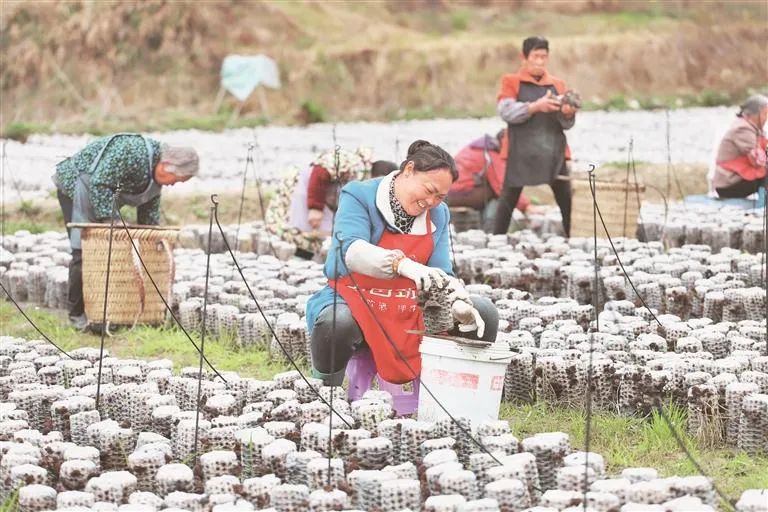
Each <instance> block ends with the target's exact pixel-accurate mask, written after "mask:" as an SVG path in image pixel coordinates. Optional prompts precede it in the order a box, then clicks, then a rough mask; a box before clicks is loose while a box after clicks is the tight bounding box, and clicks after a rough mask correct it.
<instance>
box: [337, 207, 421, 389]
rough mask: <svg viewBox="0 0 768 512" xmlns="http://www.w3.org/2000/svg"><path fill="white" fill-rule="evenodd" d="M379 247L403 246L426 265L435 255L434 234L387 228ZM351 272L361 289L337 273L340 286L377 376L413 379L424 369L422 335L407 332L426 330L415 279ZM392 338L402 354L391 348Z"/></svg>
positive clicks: (397, 381) (398, 381) (398, 380)
mask: <svg viewBox="0 0 768 512" xmlns="http://www.w3.org/2000/svg"><path fill="white" fill-rule="evenodd" d="M426 221H427V226H431V225H432V224H431V222H430V219H429V214H427V219H426ZM378 246H379V247H381V248H383V249H390V250H391V249H400V250H401V251H403V253H405V255H406V257H408V258H410V259H412V260H413V261H416V262H418V263H421V264H423V265H426V264H427V261H429V258H430V256H431V255H432V248H433V242H432V234H431V233H427V234H426V235H410V234H408V235H406V234H399V233H390V232H389V231H387V230H384V234H383V235H382V237H381V240H379V243H378ZM352 276H353V277H354V280H355V283H357V286H358V287H359V288H355V286H354V285H353V284H352V278H350V276H343V277H340V278H339V281H338V288H337V291H338V292H339V295H341V296H342V297H343V298H344V300H345V301H346V303H347V305H348V306H349V309H350V310H352V316H354V318H355V320H356V321H357V324H358V325H359V326H360V330H361V331H363V337H364V338H365V341H366V343H367V344H368V346H369V347H370V349H371V353H372V354H373V360H374V362H375V363H376V369H377V371H378V373H379V375H380V376H381V378H383V379H384V380H386V381H387V382H392V383H394V384H402V383H404V382H409V381H412V380H413V379H415V378H416V377H418V376H419V374H420V373H421V356H420V355H419V345H420V344H421V335H418V334H409V333H408V332H407V331H411V330H413V331H423V330H424V316H423V314H422V311H421V308H420V307H419V306H418V305H417V291H416V285H415V283H414V282H413V281H412V280H410V279H408V278H406V277H401V276H398V277H396V278H394V279H379V278H376V277H371V276H367V275H364V274H358V273H353V274H352ZM328 283H329V284H330V286H331V288H335V287H334V283H333V280H331V279H329V280H328ZM361 295H362V296H361ZM364 300H365V301H367V303H368V305H366V303H365V302H363V301H364ZM369 306H370V309H369ZM371 312H373V314H371ZM374 315H375V317H374ZM382 329H383V331H382ZM384 331H386V334H387V335H388V336H389V340H388V339H387V336H386V335H385V334H384ZM390 340H391V342H392V343H390ZM393 343H394V345H395V346H396V347H397V349H398V350H399V352H400V354H398V353H397V351H396V350H395V349H394V348H393V347H392V344H393ZM403 359H405V361H403ZM406 362H407V363H406ZM414 373H415V375H414Z"/></svg>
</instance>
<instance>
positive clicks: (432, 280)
mask: <svg viewBox="0 0 768 512" xmlns="http://www.w3.org/2000/svg"><path fill="white" fill-rule="evenodd" d="M397 273H398V274H400V275H401V276H403V277H407V278H408V279H410V280H411V281H413V282H414V283H416V289H417V290H419V291H421V290H424V291H427V290H429V288H430V287H431V286H432V285H433V284H434V285H435V286H436V287H437V288H442V287H443V286H445V281H446V280H447V279H448V274H446V273H445V272H443V271H442V270H440V269H439V268H434V267H428V266H426V265H422V264H421V263H417V262H415V261H413V260H411V259H408V258H403V259H402V260H400V263H399V264H398V265H397Z"/></svg>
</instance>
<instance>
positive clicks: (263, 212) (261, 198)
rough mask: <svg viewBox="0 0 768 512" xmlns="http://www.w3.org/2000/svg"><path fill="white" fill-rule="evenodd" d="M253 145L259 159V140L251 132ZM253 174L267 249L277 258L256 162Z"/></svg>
mask: <svg viewBox="0 0 768 512" xmlns="http://www.w3.org/2000/svg"><path fill="white" fill-rule="evenodd" d="M253 147H254V150H255V151H256V160H257V161H259V158H258V156H259V155H260V154H261V153H260V152H259V141H258V140H257V139H256V134H255V133H254V134H253ZM253 175H254V176H255V177H256V193H257V194H258V195H259V211H261V222H262V223H263V224H264V231H265V233H266V236H267V243H268V244H269V250H270V251H271V252H272V256H274V257H275V258H277V251H276V250H275V246H274V245H272V234H271V233H270V232H269V230H268V229H267V225H266V222H267V211H266V210H265V209H264V193H263V192H262V190H261V178H260V177H259V172H258V171H257V170H256V164H254V165H253Z"/></svg>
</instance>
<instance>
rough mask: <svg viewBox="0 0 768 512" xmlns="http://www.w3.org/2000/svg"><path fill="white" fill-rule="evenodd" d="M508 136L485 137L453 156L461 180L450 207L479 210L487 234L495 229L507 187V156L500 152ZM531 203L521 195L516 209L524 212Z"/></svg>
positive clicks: (451, 195) (449, 199) (449, 200)
mask: <svg viewBox="0 0 768 512" xmlns="http://www.w3.org/2000/svg"><path fill="white" fill-rule="evenodd" d="M505 137H506V130H504V129H502V130H500V131H499V132H498V133H497V134H496V136H495V137H492V136H490V135H487V134H486V135H483V136H482V137H480V138H479V139H477V140H474V141H472V142H470V143H469V144H468V145H466V146H464V147H463V148H462V149H461V151H459V152H458V153H457V154H456V155H455V156H454V157H453V159H454V161H455V162H456V168H457V169H458V171H459V179H457V180H456V181H455V182H454V184H453V185H452V186H451V190H450V191H449V192H448V197H447V198H446V202H447V203H448V206H451V207H454V206H465V207H468V208H473V209H475V210H478V211H479V212H480V217H481V219H482V224H483V229H484V230H485V231H491V230H492V229H493V221H494V218H495V215H496V207H497V206H498V204H499V201H498V198H499V194H501V187H502V185H503V184H504V171H505V169H506V166H507V156H506V155H502V154H501V151H500V150H501V143H502V140H503V139H504V138H505ZM530 204H531V203H530V201H529V200H528V198H527V197H525V196H524V195H522V194H520V199H518V201H517V206H516V207H517V209H518V210H520V211H521V212H523V213H525V212H526V210H528V207H529V206H530Z"/></svg>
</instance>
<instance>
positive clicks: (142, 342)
mask: <svg viewBox="0 0 768 512" xmlns="http://www.w3.org/2000/svg"><path fill="white" fill-rule="evenodd" d="M22 307H24V311H25V313H27V315H28V316H29V317H30V318H31V319H32V321H33V322H34V323H35V324H36V325H37V326H38V327H39V328H40V330H41V331H42V332H44V333H45V334H46V335H47V336H48V337H49V338H50V339H51V340H52V341H53V342H54V343H56V344H57V345H59V346H60V347H61V348H62V349H64V350H66V351H68V350H72V349H75V348H78V347H98V346H99V343H100V337H99V336H97V335H95V334H92V333H82V332H79V331H77V330H75V329H73V328H72V327H70V326H69V325H68V322H67V320H66V315H65V314H64V312H63V311H56V312H52V311H50V310H44V309H41V308H38V307H34V306H30V305H26V306H22ZM0 334H2V335H10V336H19V337H23V338H26V339H40V335H39V334H37V332H36V331H35V330H34V328H33V327H32V326H31V325H29V324H28V323H27V321H26V320H25V319H24V318H23V317H22V316H21V314H19V313H18V310H17V309H16V308H15V306H13V304H11V303H9V302H5V301H3V302H0ZM190 335H191V336H192V339H193V340H195V343H197V344H198V345H199V343H200V335H199V334H198V333H190ZM104 347H105V349H106V350H108V351H109V352H110V354H112V355H114V356H117V357H122V358H137V359H170V360H172V361H173V363H174V366H175V368H176V369H179V368H183V367H185V366H197V365H198V364H199V354H198V352H197V350H196V349H195V348H194V347H193V346H192V344H191V343H190V342H189V340H188V339H187V337H186V336H184V333H183V332H182V331H181V330H180V329H178V328H176V327H148V326H138V327H136V328H135V329H132V330H131V329H119V330H117V331H116V332H114V333H113V336H111V337H107V338H106V342H105V344H104ZM205 355H206V357H207V358H208V360H209V361H210V362H211V363H212V364H213V365H214V366H215V367H216V368H217V369H218V370H219V371H222V372H223V371H236V372H238V373H239V374H240V375H242V376H244V377H254V378H258V379H269V378H272V376H273V375H274V374H275V373H278V372H282V371H286V370H289V369H291V368H290V367H289V365H288V364H287V363H278V362H273V361H270V357H269V354H268V353H267V351H265V350H257V349H252V348H243V347H240V346H239V345H238V344H237V343H236V342H234V341H233V340H232V339H226V338H217V337H206V340H205ZM302 364H303V366H304V369H306V364H304V363H303V362H302Z"/></svg>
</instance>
